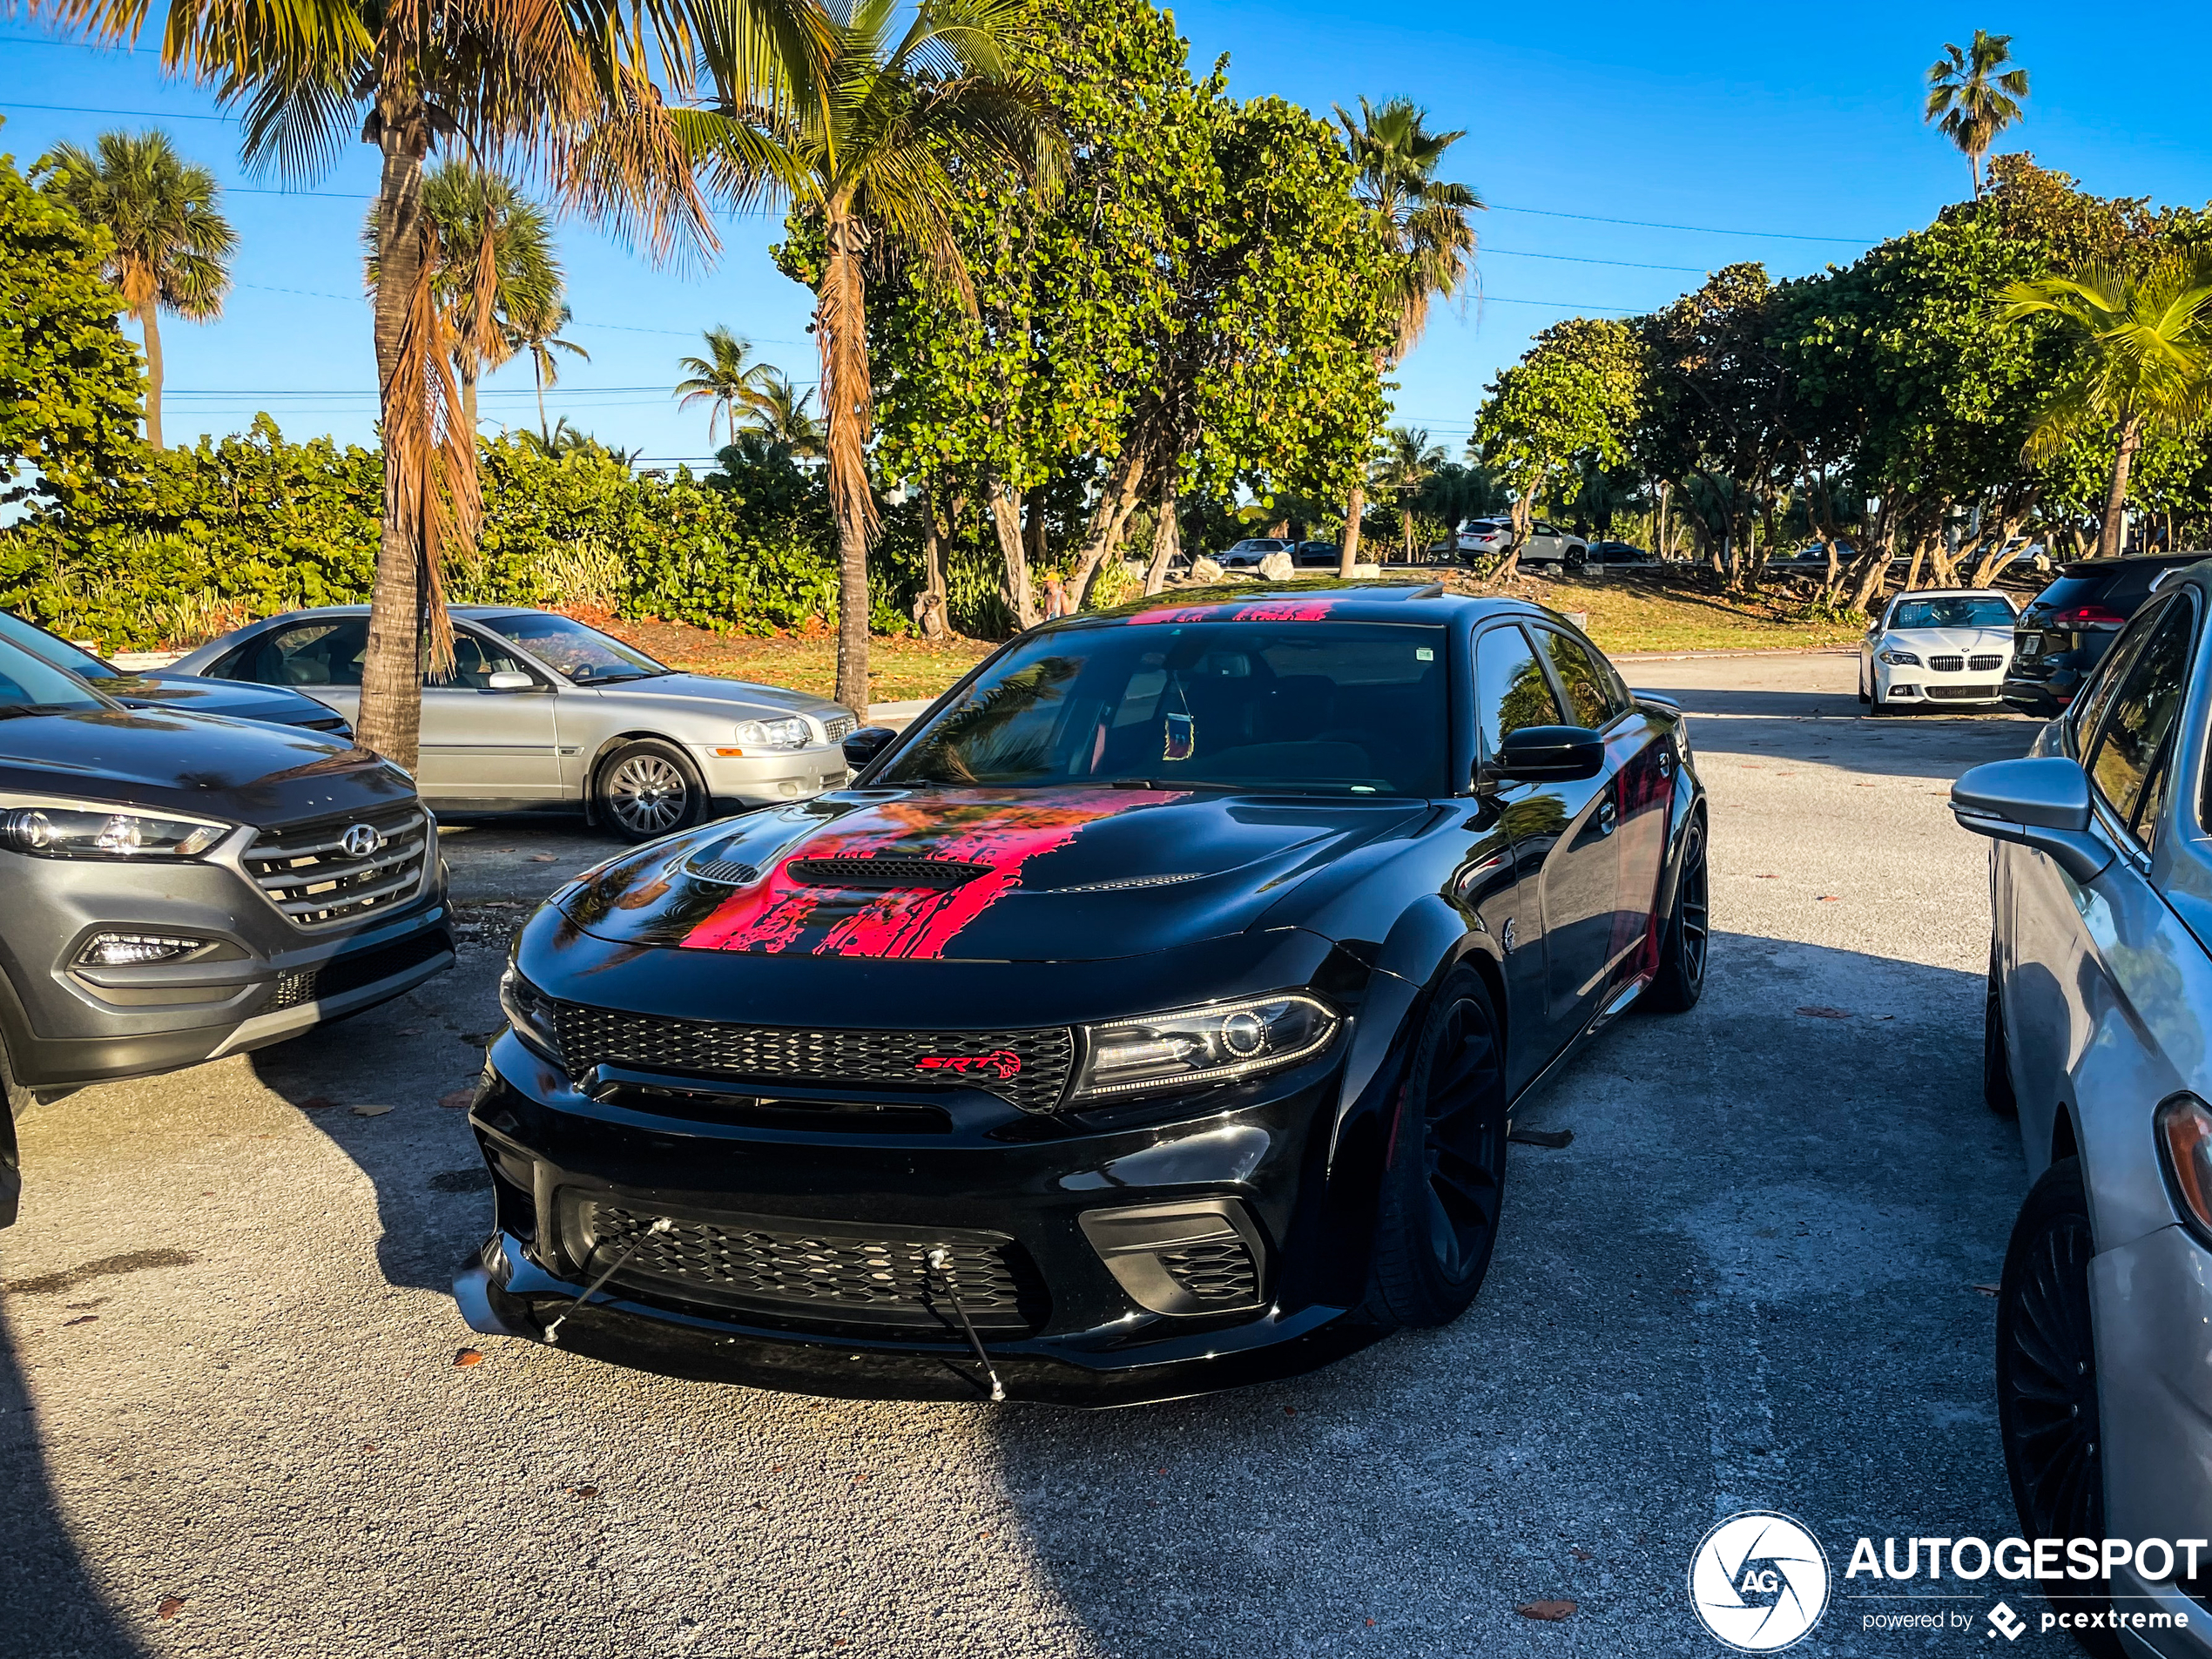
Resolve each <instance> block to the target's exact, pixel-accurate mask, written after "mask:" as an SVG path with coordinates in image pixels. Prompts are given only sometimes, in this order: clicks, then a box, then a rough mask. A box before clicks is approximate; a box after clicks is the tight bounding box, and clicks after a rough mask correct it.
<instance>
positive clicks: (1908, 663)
mask: <svg viewBox="0 0 2212 1659" xmlns="http://www.w3.org/2000/svg"><path fill="white" fill-rule="evenodd" d="M1882 660H1883V661H1884V662H1885V663H1887V664H1890V665H1891V666H1892V668H1918V667H1919V665H1920V659H1919V658H1918V657H1915V656H1914V655H1913V654H1912V652H1911V651H1899V650H1898V649H1897V647H1896V646H1894V645H1892V646H1890V647H1889V648H1888V649H1886V650H1885V651H1883V652H1882Z"/></svg>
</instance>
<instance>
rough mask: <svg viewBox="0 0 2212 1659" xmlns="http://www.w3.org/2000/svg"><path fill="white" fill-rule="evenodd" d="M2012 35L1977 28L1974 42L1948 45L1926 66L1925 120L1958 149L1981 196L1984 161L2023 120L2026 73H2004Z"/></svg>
mask: <svg viewBox="0 0 2212 1659" xmlns="http://www.w3.org/2000/svg"><path fill="white" fill-rule="evenodd" d="M2012 49H2013V37H2011V36H2010V35H1993V34H1991V33H1990V32H1989V30H1986V29H1977V30H1974V38H1973V44H1972V45H1970V46H1968V47H1967V48H1966V51H1959V49H1958V48H1957V47H1956V46H1954V45H1952V44H1951V43H1950V42H1949V41H1947V40H1946V42H1944V44H1943V56H1942V57H1939V58H1937V59H1936V60H1935V62H1934V63H1932V64H1929V65H1928V112H1927V119H1929V120H1931V121H1933V122H1934V123H1935V124H1936V130H1937V131H1938V132H1941V133H1942V134H1943V135H1944V137H1946V138H1949V139H1950V140H1951V142H1952V143H1953V144H1955V145H1958V146H1959V150H1960V152H1962V153H1964V155H1965V156H1966V166H1967V168H1968V169H1969V171H1971V172H1973V178H1974V194H1975V195H1976V196H1979V195H1980V194H1981V158H1982V157H1984V156H1985V155H1986V154H1988V153H1989V146H1990V145H1993V144H1994V143H1995V142H1996V141H1997V135H1998V134H1999V133H2000V132H2003V131H2004V130H2005V129H2006V127H2008V126H2010V125H2012V124H2013V122H2015V121H2017V120H2019V119H2020V99H2022V98H2026V97H2027V71H2026V70H2024V69H2017V68H2015V69H2006V67H2005V65H2006V64H2009V63H2011V62H2012V61H2013V50H2012Z"/></svg>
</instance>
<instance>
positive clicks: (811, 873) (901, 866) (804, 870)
mask: <svg viewBox="0 0 2212 1659" xmlns="http://www.w3.org/2000/svg"><path fill="white" fill-rule="evenodd" d="M784 873H785V874H786V875H787V876H789V877H790V878H791V879H792V880H794V881H798V882H803V883H804V884H805V885H806V886H807V887H930V888H934V889H936V890H938V891H945V890H948V889H950V888H953V887H965V886H966V885H967V884H968V882H970V881H973V880H975V878H976V877H978V876H981V875H988V874H990V873H991V867H990V866H989V865H988V864H969V863H966V862H963V861H962V860H959V859H900V858H843V859H793V860H792V861H791V862H790V863H788V864H786V865H785V866H784Z"/></svg>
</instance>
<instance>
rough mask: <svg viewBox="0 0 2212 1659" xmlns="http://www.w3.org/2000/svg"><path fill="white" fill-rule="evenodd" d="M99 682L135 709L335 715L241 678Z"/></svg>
mask: <svg viewBox="0 0 2212 1659" xmlns="http://www.w3.org/2000/svg"><path fill="white" fill-rule="evenodd" d="M93 684H94V685H97V686H98V687H99V689H100V690H102V691H105V692H106V693H107V694H108V695H109V696H110V697H111V698H115V699H116V700H117V701H118V702H121V703H127V704H129V705H131V706H132V708H134V709H175V710H179V711H184V712H187V713H192V714H227V715H229V716H231V717H232V718H233V719H239V720H270V721H273V722H275V723H276V724H277V725H304V724H306V723H307V721H309V720H327V719H330V718H333V717H332V715H331V711H330V710H329V709H328V708H327V706H326V705H323V704H320V703H318V702H316V701H315V700H314V698H311V697H303V696H301V695H300V693H299V692H297V691H286V690H285V689H284V688H283V687H281V686H277V685H245V684H242V683H240V682H239V681H237V680H208V679H201V678H199V676H198V675H195V674H171V673H158V674H111V675H108V676H106V677H105V678H100V679H98V680H95V681H94V682H93Z"/></svg>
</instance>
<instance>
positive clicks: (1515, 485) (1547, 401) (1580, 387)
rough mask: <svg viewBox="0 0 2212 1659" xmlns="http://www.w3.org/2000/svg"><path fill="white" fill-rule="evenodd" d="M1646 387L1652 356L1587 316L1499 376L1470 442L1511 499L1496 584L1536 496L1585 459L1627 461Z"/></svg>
mask: <svg viewBox="0 0 2212 1659" xmlns="http://www.w3.org/2000/svg"><path fill="white" fill-rule="evenodd" d="M1650 378H1651V365H1650V352H1649V347H1647V345H1646V343H1645V341H1642V339H1640V338H1639V337H1638V336H1637V334H1636V332H1635V330H1634V329H1632V328H1630V327H1629V326H1628V325H1627V324H1625V323H1621V322H1615V321H1611V320H1603V319H1596V320H1594V319H1591V318H1588V317H1575V318H1570V319H1569V320H1567V321H1565V322H1561V323H1554V324H1553V325H1552V326H1551V327H1548V328H1547V329H1545V330H1544V331H1543V333H1541V334H1539V335H1537V336H1536V343H1535V344H1534V346H1532V347H1529V349H1528V351H1527V354H1525V355H1524V356H1523V357H1522V358H1521V361H1520V362H1518V363H1516V364H1514V366H1513V367H1512V368H1508V369H1507V370H1505V371H1504V372H1503V373H1502V374H1500V375H1499V376H1498V379H1497V381H1496V382H1495V383H1494V386H1493V387H1492V388H1491V395H1490V396H1489V398H1488V399H1487V401H1485V402H1484V403H1483V406H1482V408H1481V412H1480V414H1479V415H1477V416H1476V418H1475V424H1474V442H1475V443H1476V444H1477V445H1479V446H1480V449H1481V455H1482V462H1483V464H1484V466H1485V467H1487V468H1488V469H1491V470H1492V471H1493V472H1494V474H1495V475H1497V476H1498V477H1499V478H1501V480H1503V481H1504V482H1507V484H1508V485H1509V486H1510V487H1511V488H1512V489H1513V490H1514V503H1513V525H1514V537H1513V548H1512V550H1511V551H1510V552H1508V553H1507V556H1506V561H1505V563H1504V565H1503V566H1502V567H1501V575H1510V574H1511V573H1512V571H1513V570H1514V569H1516V568H1517V565H1518V561H1519V559H1520V556H1521V543H1523V542H1525V541H1527V539H1528V526H1529V523H1530V520H1531V518H1532V516H1533V509H1534V502H1535V501H1536V498H1537V497H1538V496H1541V495H1542V494H1544V493H1546V492H1547V491H1548V490H1549V489H1552V488H1554V486H1555V485H1556V484H1557V483H1558V482H1560V481H1561V479H1563V478H1564V477H1565V476H1567V475H1568V473H1569V471H1570V470H1571V469H1574V468H1575V466H1576V465H1577V464H1578V463H1579V462H1581V459H1582V458H1583V457H1585V456H1594V457H1595V458H1596V459H1597V460H1598V461H1599V462H1602V463H1604V464H1606V465H1615V464H1617V463H1618V462H1621V461H1622V460H1624V459H1626V457H1627V455H1628V446H1629V442H1630V440H1631V438H1632V437H1633V435H1634V434H1635V428H1636V423H1637V420H1638V416H1639V415H1640V413H1641V411H1642V407H1643V403H1644V400H1645V398H1646V397H1647V395H1648V392H1647V382H1648V381H1649V379H1650Z"/></svg>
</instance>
